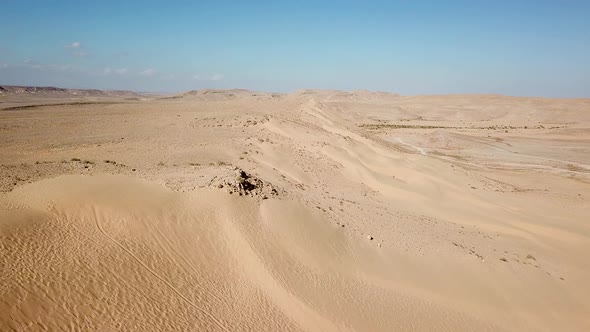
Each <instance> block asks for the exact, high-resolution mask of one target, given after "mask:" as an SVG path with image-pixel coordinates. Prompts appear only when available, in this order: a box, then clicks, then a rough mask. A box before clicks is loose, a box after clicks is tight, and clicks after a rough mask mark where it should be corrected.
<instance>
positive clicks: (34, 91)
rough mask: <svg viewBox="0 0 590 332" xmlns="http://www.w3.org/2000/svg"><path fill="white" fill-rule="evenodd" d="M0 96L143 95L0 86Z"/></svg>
mask: <svg viewBox="0 0 590 332" xmlns="http://www.w3.org/2000/svg"><path fill="white" fill-rule="evenodd" d="M0 95H4V96H6V95H31V96H32V95H35V96H43V97H127V98H139V97H142V95H141V94H139V93H136V92H133V91H126V90H97V89H65V88H56V87H51V86H49V87H39V86H14V85H0Z"/></svg>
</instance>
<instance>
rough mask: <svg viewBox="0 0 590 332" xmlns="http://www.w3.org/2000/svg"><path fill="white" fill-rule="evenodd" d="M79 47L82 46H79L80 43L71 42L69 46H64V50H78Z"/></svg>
mask: <svg viewBox="0 0 590 332" xmlns="http://www.w3.org/2000/svg"><path fill="white" fill-rule="evenodd" d="M80 46H82V44H80V42H73V43H71V44H69V45H66V46H65V48H80Z"/></svg>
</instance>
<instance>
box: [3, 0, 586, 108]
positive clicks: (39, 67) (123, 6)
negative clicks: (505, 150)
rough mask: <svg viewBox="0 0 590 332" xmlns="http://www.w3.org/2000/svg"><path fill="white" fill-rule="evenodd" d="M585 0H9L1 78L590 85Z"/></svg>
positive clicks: (536, 91) (460, 86)
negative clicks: (249, 0) (248, 0)
mask: <svg viewBox="0 0 590 332" xmlns="http://www.w3.org/2000/svg"><path fill="white" fill-rule="evenodd" d="M589 17H590V1H557V0H555V1H543V0H537V1H526V0H521V1H516V0H513V1H502V0H498V1H491V0H490V1H484V0H481V1H479V0H471V1H410V0H405V1H308V0H302V1H280V0H279V1H251V2H247V1H123V0H119V1H107V0H102V1H80V0H78V1H51V0H43V1H29V0H18V1H17V0H13V1H11V0H0V29H1V30H0V31H2V33H0V84H18V85H51V86H63V87H81V88H99V89H131V90H136V91H157V92H174V91H182V90H191V89H201V88H247V89H252V90H264V91H293V90H296V89H301V88H319V89H343V90H354V89H368V90H379V91H390V92H398V93H401V94H406V95H413V94H446V93H501V94H508V95H527V96H549V97H590V60H589V59H590V19H589Z"/></svg>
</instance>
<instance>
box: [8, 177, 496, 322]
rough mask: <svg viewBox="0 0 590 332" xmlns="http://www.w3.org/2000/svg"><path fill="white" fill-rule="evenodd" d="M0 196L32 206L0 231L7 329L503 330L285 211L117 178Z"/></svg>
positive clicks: (285, 204)
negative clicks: (399, 278) (397, 277)
mask: <svg viewBox="0 0 590 332" xmlns="http://www.w3.org/2000/svg"><path fill="white" fill-rule="evenodd" d="M9 199H10V200H11V201H12V202H16V203H18V204H20V206H21V207H22V206H26V207H27V208H24V209H23V208H20V209H18V210H10V209H9V211H6V214H5V216H9V218H3V220H2V221H1V222H0V249H1V250H0V251H1V252H2V258H1V259H2V265H1V266H2V267H1V270H0V281H1V283H0V284H1V285H2V288H1V289H0V292H1V294H2V296H1V300H0V330H2V331H5V330H8V331H10V330H21V329H23V328H32V329H40V330H68V329H79V330H101V331H104V330H143V331H148V330H159V331H161V330H207V331H229V330H231V331H238V330H274V331H279V330H280V331H289V330H309V331H346V330H370V331H378V330H382V331H389V330H393V329H414V330H429V329H431V328H432V327H433V326H436V327H437V329H442V328H444V329H450V330H455V329H458V328H461V327H464V326H470V327H471V328H473V327H476V328H477V329H478V330H488V329H496V330H497V329H498V326H494V325H493V324H490V323H483V322H481V321H479V320H478V319H476V318H474V317H471V316H469V315H466V314H464V313H462V312H461V310H459V309H457V308H455V307H453V306H452V305H449V304H448V303H440V302H437V301H435V300H433V298H429V297H427V296H426V297H425V296H423V295H418V294H419V292H413V291H412V290H411V289H407V290H405V291H404V290H403V287H401V284H397V283H396V282H394V281H393V279H392V274H391V268H392V267H391V266H390V264H386V262H385V261H384V260H383V259H384V258H383V257H382V256H380V255H376V253H375V251H374V250H375V249H374V248H371V247H366V246H362V245H360V246H359V244H355V243H354V242H351V240H350V239H348V238H347V237H345V236H344V235H343V234H342V233H341V232H339V231H338V230H337V229H335V228H333V227H331V226H329V224H328V223H326V222H324V221H322V220H318V218H317V217H316V216H314V215H313V214H312V213H311V212H308V211H307V210H306V209H304V208H303V207H302V206H301V205H299V204H298V203H296V202H293V201H279V200H268V201H265V202H264V203H262V205H258V204H257V203H256V202H255V201H254V200H249V199H245V198H241V197H234V196H231V195H228V194H224V193H220V192H215V191H209V190H204V191H197V192H193V193H184V194H181V193H175V192H171V191H169V190H168V189H165V188H163V187H159V186H157V185H152V184H147V183H144V182H138V181H132V180H130V179H127V178H123V177H114V176H101V177H82V176H67V177H60V178H56V179H50V180H44V181H41V182H38V183H34V184H31V185H27V186H23V187H20V188H19V189H18V190H16V191H14V192H13V193H11V195H10V198H9ZM15 205H16V204H15ZM433 324H435V325H433Z"/></svg>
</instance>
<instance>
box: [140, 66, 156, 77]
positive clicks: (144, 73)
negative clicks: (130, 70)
mask: <svg viewBox="0 0 590 332" xmlns="http://www.w3.org/2000/svg"><path fill="white" fill-rule="evenodd" d="M155 74H156V71H155V70H154V69H152V68H148V69H146V70H144V71H141V72H140V73H139V75H142V76H148V77H149V76H154V75H155Z"/></svg>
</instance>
